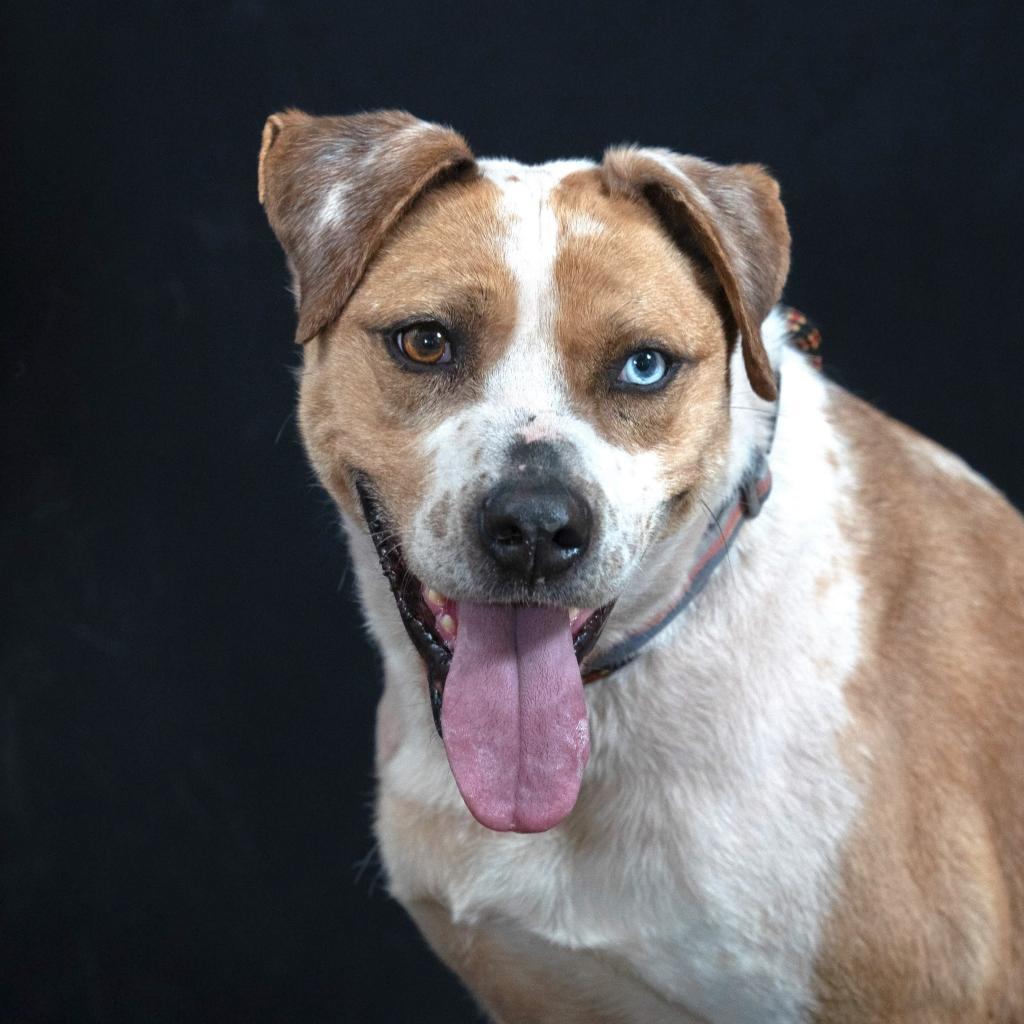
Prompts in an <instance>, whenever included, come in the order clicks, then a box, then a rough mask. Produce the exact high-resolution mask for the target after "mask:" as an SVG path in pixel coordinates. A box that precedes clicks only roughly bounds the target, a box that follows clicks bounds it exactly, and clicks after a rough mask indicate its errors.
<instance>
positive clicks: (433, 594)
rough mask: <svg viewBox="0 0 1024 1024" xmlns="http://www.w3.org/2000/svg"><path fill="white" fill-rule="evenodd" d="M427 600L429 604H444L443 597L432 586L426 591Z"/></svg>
mask: <svg viewBox="0 0 1024 1024" xmlns="http://www.w3.org/2000/svg"><path fill="white" fill-rule="evenodd" d="M427 600H428V601H429V602H430V603H431V604H444V597H443V596H442V595H441V594H439V593H438V592H437V591H436V590H434V588H433V587H431V588H430V589H429V590H428V591H427Z"/></svg>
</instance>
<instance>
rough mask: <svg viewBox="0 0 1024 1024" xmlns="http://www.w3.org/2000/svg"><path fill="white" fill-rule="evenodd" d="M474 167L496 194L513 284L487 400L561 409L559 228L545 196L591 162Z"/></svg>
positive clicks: (494, 162) (487, 385) (563, 398)
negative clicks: (510, 326) (503, 346)
mask: <svg viewBox="0 0 1024 1024" xmlns="http://www.w3.org/2000/svg"><path fill="white" fill-rule="evenodd" d="M479 166H480V169H481V170H482V171H483V174H484V177H486V178H488V179H489V180H490V181H492V182H494V184H495V185H497V186H498V189H499V191H500V194H501V208H500V214H501V216H502V218H503V220H504V237H503V239H502V249H501V253H502V257H503V259H504V261H505V263H506V265H507V267H508V270H509V273H510V274H511V275H512V278H513V280H514V281H515V283H516V323H515V328H514V330H513V332H512V337H511V339H510V340H509V347H508V351H507V352H506V354H505V355H504V356H503V358H502V359H501V360H500V361H499V362H498V364H497V366H495V368H494V369H493V370H492V371H491V374H490V375H489V377H488V379H487V381H486V382H485V390H486V395H487V398H488V400H489V401H491V402H495V403H498V404H501V405H514V406H516V407H517V408H521V409H525V410H530V411H534V412H536V411H545V410H552V411H553V410H564V409H565V408H566V404H567V403H566V395H565V388H564V372H563V369H562V366H561V360H560V359H559V356H558V350H557V346H556V342H555V320H556V314H557V310H558V296H557V294H556V289H555V261H556V259H557V256H558V245H559V237H560V230H559V221H558V217H557V216H556V214H555V210H554V207H553V205H552V202H551V193H552V190H553V189H554V188H555V187H556V186H557V185H558V183H559V182H560V181H561V180H562V179H563V178H564V177H565V176H566V175H568V174H571V173H573V172H574V171H579V170H584V169H586V168H588V167H592V166H593V164H592V163H590V162H589V161H585V160H560V161H557V162H554V163H549V164H541V165H539V166H536V167H530V166H527V165H525V164H520V163H516V162H515V161H513V160H482V161H480V165H479Z"/></svg>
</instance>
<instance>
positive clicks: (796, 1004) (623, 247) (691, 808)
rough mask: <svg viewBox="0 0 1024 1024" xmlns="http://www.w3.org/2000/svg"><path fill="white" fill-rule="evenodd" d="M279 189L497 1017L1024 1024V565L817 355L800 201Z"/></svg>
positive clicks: (422, 831) (690, 162)
mask: <svg viewBox="0 0 1024 1024" xmlns="http://www.w3.org/2000/svg"><path fill="white" fill-rule="evenodd" d="M259 192H260V200H261V202H262V203H263V205H264V207H265V209H266V213H267V215H268V218H269V221H270V224H271V226H272V228H273V230H274V232H275V233H276V235H277V237H278V239H279V240H280V242H281V245H282V246H283V249H284V252H285V254H286V256H287V261H288V265H289V268H290V271H291V275H292V280H293V285H294V294H295V299H296V306H297V315H298V329H297V340H298V341H299V342H301V343H303V345H304V346H305V348H304V359H303V368H302V371H301V375H300V381H301V382H300V399H299V421H300V427H301V434H302V438H303V441H304V444H305V447H306V450H307V452H308V455H309V458H310V461H311V463H312V466H313V467H314V469H315V471H316V474H317V476H318V477H319V479H320V481H321V482H322V483H323V486H324V487H325V488H326V489H327V491H328V492H329V493H330V495H331V496H332V498H333V499H334V501H335V502H336V503H337V505H338V508H339V509H340V512H341V518H342V520H343V522H344V526H345V529H346V533H347V539H348V544H349V547H350V555H351V559H352V562H353V563H354V565H355V569H356V573H357V578H358V584H359V593H360V598H361V602H362V606H363V609H364V611H365V617H366V622H367V624H368V627H369V630H370V632H371V634H372V636H373V638H374V640H375V642H376V644H377V646H378V647H379V649H380V651H381V654H382V657H383V662H384V676H385V679H384V690H383V696H382V698H381V701H380V705H379V712H378V719H377V736H376V751H377V752H376V772H377V779H378V791H377V803H376V819H375V821H376V835H377V839H378V842H379V847H380V850H381V855H382V858H383V862H384V865H385V868H386V873H387V878H388V883H389V887H390V892H391V893H392V894H393V895H394V897H395V898H397V899H398V900H399V901H400V902H401V903H402V904H403V905H404V906H405V907H406V909H407V910H408V912H409V913H410V914H411V915H412V917H413V918H414V920H415V921H416V923H417V925H418V926H419V928H420V929H421V931H422V933H423V935H424V936H425V937H426V939H427V941H428V942H429V944H430V945H431V947H432V948H433V949H434V951H435V952H436V953H437V954H438V956H439V957H440V958H441V959H442V960H443V961H444V962H445V963H446V964H448V965H449V966H450V967H451V969H453V970H454V971H455V972H456V973H457V974H458V975H459V976H460V978H461V979H462V980H463V982H464V983H465V984H466V985H467V986H468V987H469V989H470V990H471V991H472V992H473V994H474V996H475V998H476V999H477V1001H478V1002H479V1004H480V1005H481V1007H482V1008H483V1009H484V1011H485V1012H486V1013H487V1014H488V1015H489V1016H490V1017H491V1018H492V1019H493V1020H494V1021H497V1022H503V1024H512V1022H557V1024H571V1022H587V1024H603V1022H609V1024H610V1022H628V1024H669V1022H673V1024H675V1022H681V1021H687V1022H689V1021H706V1022H714V1024H753V1022H758V1024H761V1022H797V1021H829V1022H851V1024H852V1022H857V1024H862V1022H883V1021H884V1022H893V1021H901V1022H913V1024H940V1022H942V1024H945V1022H949V1024H954V1022H955V1024H967V1022H982V1021H985V1022H1001V1024H1011V1022H1016V1024H1021V1022H1024V671H1022V668H1021V666H1022V661H1024V525H1022V519H1021V517H1020V516H1019V515H1018V513H1017V512H1016V511H1015V510H1014V509H1013V508H1012V507H1011V506H1010V504H1009V503H1008V502H1007V501H1006V500H1005V499H1004V498H1003V497H1002V496H1001V495H1000V494H999V493H998V492H997V491H996V490H995V488H993V487H992V486H991V485H990V484H989V483H988V482H987V481H985V480H984V479H983V478H981V477H980V476H978V475H977V474H976V473H975V472H973V471H972V470H971V469H969V468H968V467H967V466H966V465H965V464H964V463H963V462H962V461H961V460H960V459H958V458H957V457H956V456H954V455H952V454H950V453H949V452H947V451H945V450H944V449H942V448H940V447H939V446H937V445H936V444H934V443H932V442H931V441H929V440H926V439H925V438H923V437H922V436H920V435H918V434H917V433H915V432H914V431H913V430H911V429H909V428H908V427H905V426H902V425H901V424H899V423H897V422H894V421H893V420H892V419H889V418H888V417H886V416H885V415H883V414H881V413H880V412H878V411H876V410H874V409H873V408H871V407H870V406H868V405H866V404H865V403H863V402H862V401H860V400H858V399H857V398H855V397H853V396H852V395H850V394H849V393H847V392H845V391H844V390H842V389H841V388H839V387H838V386H836V385H835V384H833V383H831V382H830V381H829V380H828V379H827V378H826V377H825V376H824V375H823V374H822V373H821V372H820V370H819V369H818V368H817V367H816V366H815V365H814V360H813V358H812V357H811V356H809V355H808V353H807V352H805V351H803V350H802V349H801V348H800V347H798V346H797V345H795V344H793V338H794V336H800V335H801V333H803V335H804V336H808V337H809V336H810V335H811V332H810V329H809V328H807V327H806V325H804V324H803V321H802V320H801V318H800V317H799V316H798V315H797V314H795V313H792V312H787V311H786V310H785V309H784V308H783V307H780V306H779V305H778V303H779V300H780V297H781V293H782V288H783V284H784V282H785V280H786V275H787V271H788V266H789V253H790V238H789V231H788V228H787V223H786V216H785V212H784V209H783V206H782V204H781V201H780V198H779V195H780V193H779V187H778V185H777V184H776V182H775V181H774V180H773V178H772V177H771V176H770V175H769V174H768V172H767V171H766V170H765V169H764V168H762V167H760V166H757V165H734V166H721V165H716V164H713V163H709V162H707V161H705V160H702V159H699V158H696V157H692V156H681V155H678V154H676V153H674V152H670V151H668V150H664V149H645V148H639V147H633V146H623V147H619V148H612V149H609V150H608V151H607V152H606V153H605V154H604V157H603V160H602V161H601V162H600V163H594V162H592V161H588V160H566V161H558V162H554V163H547V164H543V165H540V166H525V165H522V164H520V163H517V162H514V161H511V160H506V159H477V158H476V157H475V156H474V155H473V153H472V152H471V151H470V149H469V147H468V145H467V144H466V142H465V141H464V140H463V138H462V137H461V136H460V135H458V134H457V133H455V132H454V131H452V130H450V129H448V128H447V127H442V126H440V125H436V124H431V123H427V122H424V121H421V120H418V119H416V118H414V117H412V116H411V115H409V114H406V113H402V112H377V113H364V114H358V115H355V116H350V117H312V116H309V115H307V114H304V113H302V112H299V111H295V110H289V111H285V112H283V113H280V114H276V115H274V116H272V117H270V119H269V120H268V121H267V124H266V126H265V128H264V133H263V145H262V151H261V154H260V167H259ZM805 347H806V346H805ZM347 684H348V685H352V686H357V685H367V684H368V681H366V680H361V679H360V680H350V681H347Z"/></svg>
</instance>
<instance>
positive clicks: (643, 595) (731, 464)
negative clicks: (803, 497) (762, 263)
mask: <svg viewBox="0 0 1024 1024" xmlns="http://www.w3.org/2000/svg"><path fill="white" fill-rule="evenodd" d="M762 334H763V338H764V342H765V347H766V350H767V352H768V354H769V358H770V359H771V362H772V366H773V368H774V369H775V371H776V374H778V372H779V364H780V361H781V359H782V352H783V348H784V346H785V344H786V339H787V337H788V332H787V327H786V321H785V316H784V314H783V313H782V312H781V311H780V310H778V309H775V310H773V311H772V312H771V314H769V316H768V318H767V319H766V320H765V322H764V324H763V327H762ZM729 370H730V378H731V380H730V383H731V389H730V421H731V425H732V426H731V432H730V438H729V448H728V451H727V454H726V458H725V460H724V464H723V467H722V471H721V472H720V473H719V474H718V475H717V477H716V479H715V480H714V481H713V483H712V484H711V486H710V487H708V489H707V491H706V493H704V494H702V495H699V503H698V508H699V509H700V512H701V513H703V514H698V515H697V516H695V517H693V518H692V519H691V520H689V521H688V522H687V523H685V524H684V525H683V526H682V527H681V528H680V529H679V530H677V531H675V532H674V533H673V534H671V535H669V536H668V537H663V538H661V539H659V540H658V541H656V542H655V543H654V544H652V545H651V548H650V550H649V551H648V552H647V554H646V556H645V557H644V559H643V560H642V562H641V563H640V565H639V566H638V569H637V571H636V573H635V575H634V582H633V584H632V585H631V586H629V587H627V588H626V589H625V590H624V592H623V594H622V596H621V597H620V598H619V601H618V602H617V604H616V608H615V612H614V613H613V615H612V618H611V620H610V621H609V623H608V625H607V627H606V629H605V633H604V636H603V638H602V641H601V643H600V644H599V646H598V650H597V652H595V659H594V660H595V661H596V660H598V658H599V656H600V653H601V652H603V651H607V650H609V649H610V648H611V647H613V646H614V645H616V644H618V643H620V642H622V641H623V640H624V639H625V638H627V637H629V636H631V635H633V634H635V633H636V632H637V631H638V630H640V629H642V628H643V627H644V625H645V624H647V623H650V622H653V621H656V620H658V619H659V618H660V617H661V616H662V615H663V614H664V613H665V612H666V611H668V610H669V605H668V602H669V601H670V600H671V599H672V597H673V595H679V593H680V587H681V584H682V582H683V581H684V580H685V579H686V576H687V573H688V571H689V570H690V567H691V566H692V565H693V563H694V560H695V558H696V557H697V555H698V552H699V549H700V548H701V545H702V541H703V539H704V537H705V535H706V534H707V532H708V531H709V530H712V531H717V530H719V529H720V526H721V523H720V521H719V514H720V512H722V510H725V509H727V508H728V507H729V506H730V505H731V503H732V502H734V501H735V500H736V496H737V494H738V493H739V491H740V488H741V485H742V484H743V482H744V480H745V479H748V478H749V476H750V474H751V470H752V469H754V468H756V467H757V466H759V465H761V464H764V463H766V462H767V464H768V465H769V466H770V458H769V451H770V448H771V444H772V439H773V436H774V432H775V422H776V417H777V414H778V406H779V402H765V401H764V400H762V399H760V398H758V397H757V395H755V394H754V392H753V390H752V389H751V387H750V383H749V381H748V379H747V375H746V371H745V370H744V367H743V359H742V354H741V352H740V348H739V345H738V344H737V345H736V346H735V347H734V350H733V354H732V358H731V361H730V367H729ZM779 401H781V395H780V399H779Z"/></svg>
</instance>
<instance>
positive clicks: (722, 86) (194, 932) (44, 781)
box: [0, 0, 1024, 1024]
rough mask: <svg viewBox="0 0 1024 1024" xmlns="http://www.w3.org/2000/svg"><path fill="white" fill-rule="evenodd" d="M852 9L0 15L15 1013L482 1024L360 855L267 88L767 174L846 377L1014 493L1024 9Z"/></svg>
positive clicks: (354, 637) (500, 144)
mask: <svg viewBox="0 0 1024 1024" xmlns="http://www.w3.org/2000/svg"><path fill="white" fill-rule="evenodd" d="M854 6H855V5H851V4H841V5H840V4H837V5H835V6H834V8H833V9H831V10H830V9H829V8H828V6H827V5H822V4H807V5H805V6H804V7H803V9H802V10H800V9H799V7H795V6H794V5H784V6H783V5H773V4H767V3H759V4H751V5H746V4H737V3H711V2H707V3H701V4H686V3H676V4H665V5H663V6H661V7H660V8H659V7H656V6H647V7H644V8H636V9H635V8H633V7H632V6H631V5H626V4H618V5H608V6H602V5H599V4H596V3H592V4H588V5H586V6H577V5H561V6H558V7H550V8H547V9H543V13H542V9H541V8H530V7H520V6H518V5H500V7H499V6H498V5H494V6H493V8H492V6H491V5H487V4H469V3H466V4H448V5H445V6H444V7H438V8H437V9H435V10H429V9H428V5H425V4H408V5H402V4H388V3H383V4H380V3H372V2H368V3H364V4H360V5H355V4H330V3H325V2H323V0H321V2H316V3H311V2H299V0H291V2H287V3H277V4H274V3H269V2H257V0H252V2H237V3H219V4H213V3H211V4H194V3H182V2H176V3H170V2H167V3H141V2H139V3H134V4H125V5H109V6H106V5H100V6H97V5H94V4H92V3H86V2H78V3H68V4H55V3H40V2H36V3H32V4H28V3H23V4H21V5H20V10H14V11H11V12H9V13H8V15H7V18H6V19H5V22H4V26H3V32H2V44H0V45H2V47H3V51H4V52H3V53H2V54H0V58H2V59H0V67H2V69H3V70H2V72H0V73H2V74H3V77H4V81H3V83H2V84H3V91H2V96H3V104H2V106H3V122H4V127H3V132H2V143H0V144H2V152H3V156H2V168H3V208H2V219H0V224H2V231H3V250H4V267H3V278H2V281H3V294H4V305H3V315H2V317H0V333H2V424H3V438H2V449H0V450H2V460H3V461H2V475H0V479H2V488H3V506H4V512H3V518H2V523H0V529H2V534H0V537H2V543H0V574H2V580H3V591H2V595H0V596H2V624H3V630H2V637H0V643H2V647H0V679H2V690H0V716H2V717H0V730H2V731H0V744H2V754H3V757H2V773H3V774H2V785H3V789H2V813H3V822H2V831H0V848H2V856H3V865H2V879H0V881H2V889H0V918H2V919H0V941H2V942H3V944H4V946H5V947H6V948H5V950H4V951H3V953H2V955H0V1020H2V1021H16V1022H30V1021H64V1020H67V1021H83V1022H88V1021H103V1022H121V1021H124V1022H136V1021H138V1022H157V1024H159V1022H164V1021H188V1022H203V1021H217V1022H231V1021H246V1022H254V1021H265V1020H266V1021H289V1022H293V1021H294V1022H305V1021H341V1020H361V1021H363V1020H365V1021H416V1022H427V1021H446V1022H447V1021H460V1020H463V1021H470V1020H473V1019H475V1013H474V1010H473V1009H472V1006H471V1004H470V1002H469V1000H468V999H467V997H466V996H464V995H463V994H462V992H461V990H460V989H459V987H458V985H457V984H456V983H455V982H454V980H452V979H451V978H450V977H449V976H448V975H447V974H446V973H445V971H444V970H443V969H442V968H441V967H440V966H438V965H437V964H436V963H435V962H434V960H433V959H432V957H431V956H430V955H429V954H428V953H427V951H426V949H425V947H424V945H423V944H422V942H421V941H420V939H419V938H418V937H417V935H416V934H415V932H414V930H413V929H412V927H411V925H410V924H409V923H408V922H407V921H406V919H405V918H404V915H403V914H402V912H401V911H400V910H399V909H398V907H397V906H396V905H394V904H392V903H391V902H389V900H388V899H387V897H386V895H385V894H384V891H383V887H382V885H381V884H380V882H379V864H378V862H377V860H376V859H375V857H374V855H373V851H372V842H371V838H370V810H369V802H370V797H371V793H372V778H371V736H372V717H373V708H374V703H375V700H376V695H377V683H376V670H377V666H376V660H375V657H374V655H373V653H372V652H371V650H370V649H369V647H368V646H367V644H366V642H365V640H364V638H363V636H362V632H361V629H360V626H359V617H358V612H357V609H356V607H355V605H354V601H353V594H352V584H351V580H350V579H348V577H347V571H346V559H345V554H344V551H343V548H342V544H341V542H340V539H339V531H338V528H337V526H336V522H335V517H334V514H333V512H332V511H331V509H330V507H329V505H328V502H327V500H326V498H325V496H324V495H323V494H322V493H321V492H320V491H319V490H318V489H317V488H316V487H315V486H314V485H313V481H312V478H311V474H310V472H309V470H308V468H307V466H306V464H305V462H304V459H303V455H302V452H301V450H300V447H299V444H298V441H297V436H296V430H295V425H294V421H293V419H292V418H291V409H292V404H293V398H294V384H293V380H292V376H291V372H290V371H291V369H292V368H294V366H295V365H296V363H297V358H298V356H297V353H296V351H295V350H294V349H293V347H292V345H291V342H290V338H291V332H292V325H293V321H292V310H291V303H290V298H289V296H288V294H287V292H286V290H285V286H286V272H285V268H284V263H283V259H282V257H281V256H280V254H279V252H278V250H277V247H276V243H275V242H274V240H273V238H272V236H271V233H270V230H269V228H268V227H267V226H266V224H265V223H264V219H263V214H262V211H261V209H260V207H259V205H258V203H257V200H256V154H257V150H258V146H259V137H260V129H261V126H262V124H263V120H264V118H265V116H266V115H267V114H268V113H270V112H271V111H273V110H276V109H278V108H281V107H283V106H286V105H298V106H302V107H304V108H307V109H310V110H312V111H313V112H316V113H341V112H351V111H354V110H357V109H364V108H374V107H383V106H401V107H406V108H408V109H411V110H412V111H413V112H414V113H417V114H419V115H420V116H423V117H426V118H432V119H437V120H442V121H447V122H450V123H452V124H453V125H454V126H455V127H457V128H458V129H459V130H461V131H462V132H463V133H464V134H465V135H466V136H467V137H468V139H469V140H470V143H471V144H472V145H473V146H474V147H475V148H476V150H477V152H478V153H480V154H502V155H514V156H517V157H519V158H522V159H526V160H540V159H545V158H551V157H556V156H569V155H595V156H596V155H598V154H600V152H601V150H602V149H603V147H604V146H605V145H606V144H608V143H613V142H620V141H640V142H643V143H647V144H660V145H667V146H672V147H674V148H677V149H680V150H684V151H691V152H696V153H700V154H703V155H706V156H710V157H712V158H714V159H718V160H740V159H742V160H758V161H762V162H764V163H767V164H768V165H769V166H770V167H771V168H773V170H774V171H775V172H776V174H777V175H778V177H779V178H780V179H781V181H782V183H783V190H784V198H785V199H786V202H787V204H788V209H789V214H790V218H791V223H792V228H793V235H794V239H795V250H794V262H793V272H792V275H791V278H790V283H789V286H788V288H787V297H788V299H789V301H791V302H792V303H793V304H795V305H797V306H799V307H801V308H803V309H804V310H805V311H807V312H808V313H809V314H811V316H812V317H813V318H814V319H816V320H817V321H818V322H819V324H820V326H821V327H822V329H823V331H824V334H825V341H826V349H825V357H826V360H827V363H828V365H829V367H830V369H831V370H832V372H833V373H834V375H835V376H837V377H838V379H840V380H841V381H842V382H844V383H845V384H846V385H847V386H849V387H851V388H852V389H853V390H855V391H856V392H858V393H859V394H861V395H863V396H864V397H866V398H868V399H869V400H871V401H874V402H876V403H877V404H879V405H880V406H881V407H883V408H884V409H886V410H888V411H889V412H891V413H893V414H894V415H897V416H899V417H900V418H902V419H905V420H907V421H908V422H910V423H912V424H913V425H915V426H917V427H918V428H920V429H921V430H923V431H925V432H926V433H928V434H931V435H932V436H934V437H936V438H938V439H939V440H941V441H942V442H944V443H945V444H947V445H949V446H950V447H952V448H954V449H955V450H957V451H958V452H960V453H961V454H963V455H964V456H965V457H967V459H968V460H969V461H970V462H971V463H972V464H973V465H974V466H976V467H977V468H978V469H980V470H981V471H982V472H984V473H985V474H987V475H988V476H990V477H991V478H992V479H993V480H994V481H995V482H996V483H997V484H999V485H1000V486H1001V487H1002V488H1003V489H1004V490H1005V491H1006V492H1007V493H1008V494H1009V495H1010V496H1011V498H1013V499H1014V500H1015V501H1016V502H1017V503H1018V504H1020V503H1021V500H1022V498H1024V460H1022V459H1021V457H1020V444H1019V441H1018V430H1019V425H1020V417H1019V413H1018V404H1017V403H1018V395H1019V392H1020V371H1021V369H1022V368H1024V365H1022V364H1024V359H1022V347H1021V341H1020V334H1021V332H1020V326H1019V311H1020V308H1021V302H1020V295H1021V275H1020V265H1021V254H1020V246H1021V237H1022V230H1021V229H1022V227H1024V223H1022V220H1024V218H1022V199H1021V184H1022V177H1021V148H1020V142H1021V127H1022V125H1021V121H1020V119H1019V115H1020V95H1019V94H1020V82H1019V78H1018V75H1019V72H1018V67H1019V60H1020V54H1021V51H1022V43H1024V33H1022V32H1021V25H1020V23H1019V22H1017V21H1013V20H1011V19H1013V18H1015V17H1016V15H1014V14H1013V13H1011V12H1012V11H1013V10H1014V7H1015V5H1012V4H1009V3H1006V4H998V3H980V2H975V3H971V4H958V5H952V4H950V5H948V6H947V7H943V6H942V5H936V4H934V3H928V4H920V3H910V2H903V3H900V4H894V5H891V7H892V8H893V9H892V10H886V8H885V7H879V8H877V10H874V11H872V10H871V9H869V8H865V7H863V6H861V5H856V10H854V9H853V7H854ZM492 10H493V11H494V12H496V13H491V11H492ZM497 12H500V13H497ZM922 514H927V510H926V509H923V510H922Z"/></svg>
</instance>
